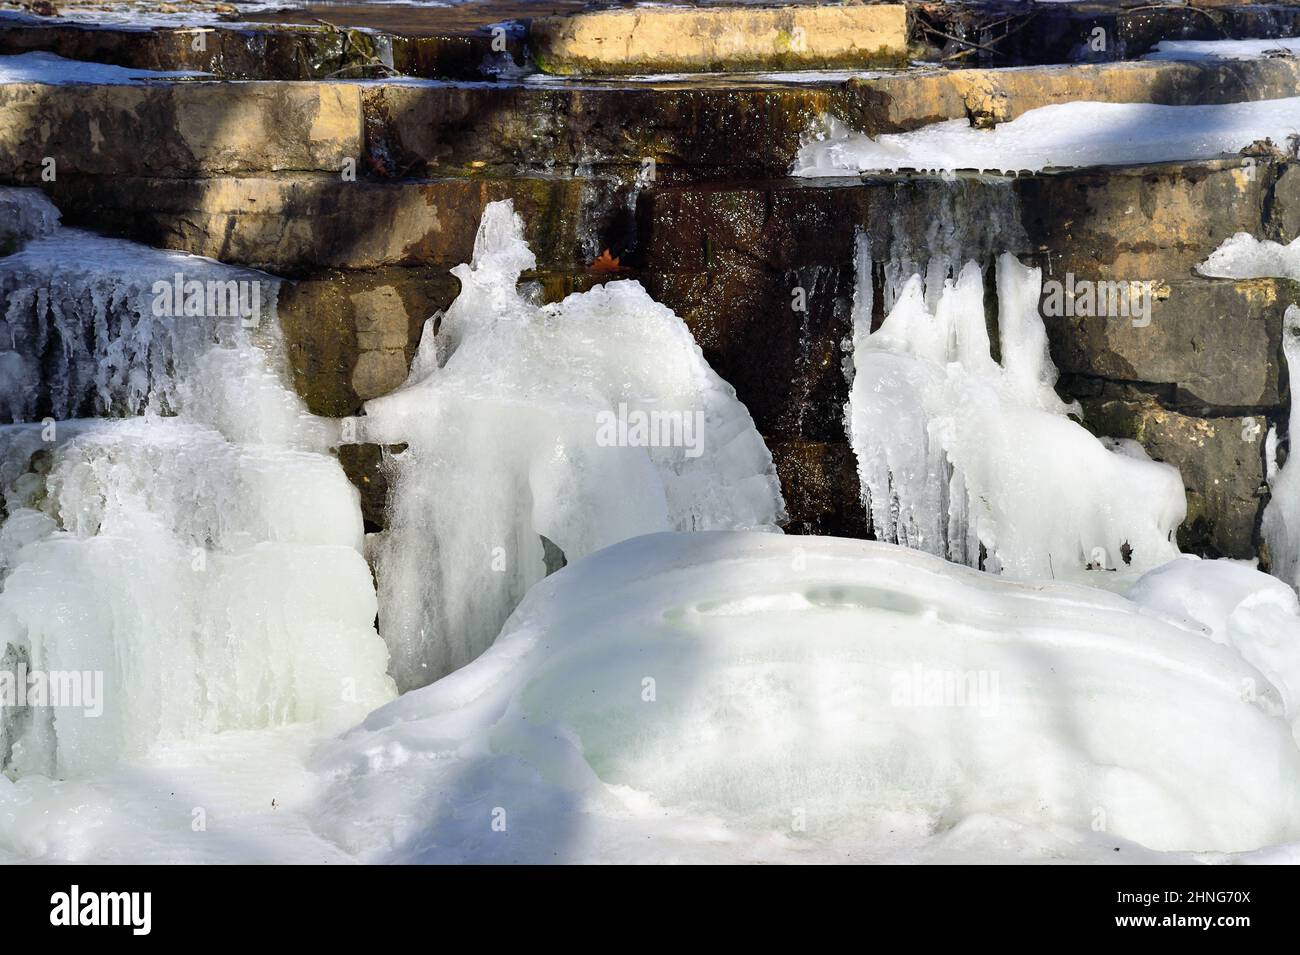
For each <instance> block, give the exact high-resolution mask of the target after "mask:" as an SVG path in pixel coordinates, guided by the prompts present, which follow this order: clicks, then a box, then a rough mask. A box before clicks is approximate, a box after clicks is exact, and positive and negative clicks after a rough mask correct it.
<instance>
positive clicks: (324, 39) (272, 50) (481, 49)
mask: <svg viewBox="0 0 1300 955" xmlns="http://www.w3.org/2000/svg"><path fill="white" fill-rule="evenodd" d="M493 41H494V37H493V36H492V34H491V33H490V32H489V31H488V30H487V29H464V30H448V31H445V32H442V33H438V34H423V33H413V34H401V33H386V32H378V31H374V30H371V29H357V28H354V27H349V26H347V25H346V24H345V25H342V26H334V25H331V24H324V25H322V24H321V23H314V24H268V25H266V26H259V27H251V26H249V25H247V24H244V25H241V26H239V27H227V26H221V25H219V24H218V25H215V26H203V27H154V28H151V29H141V28H138V27H134V28H127V27H114V26H109V25H88V24H54V23H49V22H48V21H38V20H35V19H34V18H33V19H31V20H25V21H18V22H13V21H8V20H5V21H0V55H5V54H17V53H30V52H34V51H40V52H45V53H54V54H56V55H58V56H62V57H65V58H66V59H69V60H85V61H89V62H92V63H108V64H111V65H113V66H123V67H128V68H131V69H138V70H166V71H170V70H193V71H198V72H202V73H210V74H212V75H213V76H215V77H218V78H220V79H227V80H325V79H330V78H351V79H359V78H364V77H383V76H388V75H391V74H392V73H393V72H394V71H395V72H397V73H401V74H404V75H406V76H420V77H441V78H446V79H462V80H482V79H484V78H485V76H488V75H490V74H491V71H492V70H494V69H497V68H500V67H505V66H509V65H511V64H522V63H523V62H524V61H525V59H526V57H527V54H526V53H525V51H524V48H523V44H522V41H521V38H520V37H519V35H518V34H517V33H506V34H503V35H502V36H501V38H500V40H498V41H497V42H496V46H495V47H494V42H493Z"/></svg>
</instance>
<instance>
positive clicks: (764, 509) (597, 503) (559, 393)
mask: <svg viewBox="0 0 1300 955" xmlns="http://www.w3.org/2000/svg"><path fill="white" fill-rule="evenodd" d="M533 264H534V259H533V255H532V252H531V251H529V249H528V246H527V245H526V244H525V242H524V240H523V225H522V222H521V220H520V219H519V217H518V216H517V215H516V214H515V213H514V211H513V208H512V206H511V205H510V203H509V202H497V203H492V204H490V205H488V207H487V208H486V210H485V212H484V214H483V219H482V222H481V223H480V225H479V230H478V235H477V237H476V239H475V243H474V259H473V263H472V264H469V265H460V266H457V268H456V269H454V270H453V274H455V275H456V277H457V278H459V279H460V281H461V292H460V295H459V297H458V298H457V299H456V301H455V302H454V303H452V305H451V307H450V308H449V309H448V311H447V312H446V314H445V315H442V316H440V317H438V316H435V318H433V319H430V320H429V321H428V322H427V323H426V325H425V329H424V335H423V338H422V340H421V342H420V349H419V353H418V355H417V356H416V359H415V362H414V364H413V366H412V369H411V373H410V378H409V380H408V381H407V383H406V384H405V385H404V386H403V387H402V388H400V389H399V390H398V391H396V392H394V393H392V394H391V395H386V396H384V397H382V398H376V399H374V400H372V401H370V402H368V403H367V404H366V408H365V412H366V413H365V417H364V418H362V419H361V422H362V424H363V427H362V429H361V433H362V434H363V436H364V440H368V441H375V442H378V443H381V444H387V445H392V444H396V443H404V444H407V445H408V448H407V449H406V450H405V451H403V452H401V453H400V454H398V455H396V456H394V457H393V459H392V465H393V484H392V492H391V494H392V496H391V499H390V503H389V514H388V521H389V530H388V531H386V532H385V534H384V535H383V538H382V539H381V540H380V541H379V542H378V543H377V545H376V549H375V558H376V568H377V576H378V579H379V600H380V629H381V632H382V633H383V635H384V638H385V640H386V641H387V643H388V646H389V650H390V653H391V654H392V671H391V672H392V673H393V675H394V677H395V678H396V680H397V683H398V686H399V687H401V688H402V689H408V688H411V687H415V686H422V685H424V684H426V683H429V682H431V681H432V680H434V679H436V678H438V677H440V676H442V675H444V674H446V673H449V672H451V671H452V670H454V669H456V668H457V667H459V666H463V665H464V664H466V663H468V662H469V661H470V660H471V659H473V658H474V657H475V656H477V655H478V654H479V653H481V652H482V651H483V650H484V649H486V647H487V646H488V644H490V643H491V641H492V640H493V638H494V637H495V636H496V635H497V633H498V631H499V630H500V628H501V624H502V623H503V622H504V621H505V619H506V617H507V615H508V614H509V613H510V611H511V610H512V609H513V608H514V606H515V605H516V604H517V603H518V602H519V600H520V599H521V598H522V597H523V595H524V592H525V591H526V590H527V589H528V588H529V587H530V586H531V585H533V584H534V583H536V582H537V581H538V580H540V579H541V578H542V577H543V576H545V574H546V572H547V563H548V555H549V558H550V563H551V566H552V568H553V567H554V565H555V564H556V563H558V561H559V560H560V559H561V557H562V558H563V559H567V560H573V559H576V558H578V557H582V556H584V555H586V554H589V553H591V552H593V551H595V550H598V549H600V548H601V547H605V546H607V545H609V544H613V543H615V542H616V541H620V540H623V539H625V538H628V537H633V536H635V535H637V534H647V533H652V532H655V531H668V530H710V529H729V528H765V527H766V528H770V527H772V526H773V525H775V523H776V522H777V521H778V520H779V519H781V518H782V517H783V516H784V504H783V502H782V499H781V494H780V487H779V484H778V481H777V478H776V474H775V470H774V468H773V465H772V459H771V455H770V454H769V452H768V450H767V448H766V446H765V445H764V444H763V441H762V438H761V437H760V436H759V434H758V432H757V430H755V428H754V424H753V421H752V419H751V418H750V416H749V413H748V411H746V409H745V407H744V405H742V404H741V403H740V402H739V401H737V400H736V396H735V392H734V391H733V390H732V388H731V387H730V386H729V385H727V384H726V383H725V382H724V381H722V379H720V378H719V377H718V376H717V375H716V374H715V373H714V372H713V370H712V369H710V368H709V366H708V364H707V363H706V362H705V361H704V358H703V356H702V354H701V352H700V349H699V346H697V345H696V344H695V341H694V339H693V338H692V337H691V334H690V331H689V330H688V329H687V328H686V326H685V324H683V323H682V321H681V320H680V319H679V318H677V316H676V315H674V314H673V313H672V312H671V311H670V310H669V309H667V308H665V307H664V306H662V305H659V304H657V303H656V302H654V300H652V299H651V298H650V297H649V296H648V295H647V294H646V292H645V290H644V289H643V288H642V287H641V285H640V284H639V283H638V282H634V281H620V282H611V283H609V284H607V285H604V286H599V287H597V288H594V289H592V290H591V291H589V292H585V293H581V294H575V295H571V296H569V297H568V298H566V299H565V300H564V301H563V302H560V303H558V304H555V305H549V306H546V307H539V306H537V305H535V304H533V303H532V302H530V301H528V300H527V299H525V298H524V297H522V296H521V295H520V294H519V292H518V291H517V289H516V285H517V282H518V279H519V275H520V273H521V272H523V271H524V270H526V269H529V268H531V267H532V266H533ZM548 542H549V543H548Z"/></svg>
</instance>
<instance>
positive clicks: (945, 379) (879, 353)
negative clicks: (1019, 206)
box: [846, 243, 1186, 578]
mask: <svg viewBox="0 0 1300 955" xmlns="http://www.w3.org/2000/svg"><path fill="white" fill-rule="evenodd" d="M860 245H861V243H860ZM859 254H860V256H861V252H860V253H859ZM870 281H871V273H870V269H869V268H867V267H864V266H863V264H862V263H861V262H859V267H858V288H857V291H856V293H855V302H868V303H869V302H870V301H871V300H872V294H871V289H870V284H869V283H870ZM1041 283H1042V275H1041V272H1040V270H1038V269H1033V268H1026V267H1025V266H1023V265H1021V264H1020V262H1018V261H1017V260H1016V259H1015V257H1014V256H1011V255H1003V256H1002V257H1001V258H1000V259H999V260H998V264H997V286H998V301H999V308H998V321H999V326H1000V328H999V332H1000V335H999V337H1000V344H1001V355H1002V362H1001V364H999V363H997V362H995V361H994V360H993V358H992V357H991V354H990V340H989V333H988V328H987V325H986V321H985V314H984V284H983V275H982V274H981V271H980V268H979V266H977V265H976V264H974V263H970V264H968V265H967V266H966V267H965V268H964V269H962V270H961V272H960V274H959V275H958V277H957V278H956V279H955V280H952V279H949V280H946V281H944V282H943V283H942V285H941V286H940V288H939V289H938V291H937V293H936V292H935V290H934V288H933V285H934V283H933V282H932V283H931V285H932V287H931V292H930V298H931V300H932V301H934V302H935V303H936V304H935V305H934V307H933V308H931V307H929V306H927V304H926V291H925V284H924V282H923V281H922V279H921V277H920V276H919V275H918V276H913V278H912V279H910V280H909V281H908V282H907V283H906V284H905V285H904V287H903V291H902V292H901V294H900V295H899V296H898V300H897V302H896V303H895V305H894V307H893V309H892V310H891V311H890V312H889V314H888V316H887V317H886V318H885V320H884V323H883V324H882V325H881V326H880V328H879V329H878V330H877V331H875V332H872V331H871V319H870V315H869V314H868V312H869V309H860V308H857V307H856V306H855V315H854V340H853V369H854V371H853V374H854V378H853V385H852V390H851V393H850V398H849V404H848V407H847V409H846V423H847V425H848V430H849V436H850V439H851V441H852V444H853V450H854V453H855V454H856V456H857V460H858V473H859V475H860V478H861V484H862V489H863V499H864V503H865V504H866V506H867V511H868V514H869V516H870V518H871V522H872V526H873V528H874V531H875V535H876V537H877V538H878V539H881V540H886V541H890V542H896V543H899V544H904V545H906V546H908V547H913V548H916V549H919V550H924V551H926V552H928V553H931V554H936V555H939V556H941V557H947V558H948V559H950V560H954V561H957V562H959V563H965V564H969V565H971V566H983V567H985V568H986V569H988V570H992V571H995V572H1002V573H1006V574H1010V575H1012V576H1016V577H1024V578H1029V577H1053V576H1056V577H1072V576H1074V575H1075V574H1076V573H1077V572H1080V571H1083V570H1084V569H1085V568H1090V569H1094V570H1098V571H1106V570H1117V569H1119V570H1122V569H1132V570H1138V569H1145V568H1150V567H1154V566H1156V565H1158V564H1161V563H1164V562H1165V561H1167V560H1170V559H1172V558H1173V557H1175V556H1177V554H1178V550H1177V547H1176V546H1175V544H1174V543H1173V533H1174V530H1175V528H1177V527H1178V525H1179V524H1180V523H1181V522H1182V519H1183V516H1184V514H1185V508H1186V502H1185V498H1184V495H1183V485H1182V481H1181V479H1180V477H1179V474H1178V471H1177V470H1176V469H1174V468H1172V467H1170V466H1168V465H1164V464H1157V463H1155V462H1152V461H1151V460H1149V459H1147V458H1146V457H1145V455H1144V454H1143V453H1142V451H1141V449H1140V448H1137V447H1136V446H1134V445H1132V443H1131V442H1130V443H1126V444H1119V443H1116V444H1112V445H1110V446H1108V445H1104V444H1102V443H1101V442H1099V441H1098V440H1097V439H1096V438H1094V437H1093V436H1092V435H1091V434H1090V433H1089V432H1088V431H1087V430H1085V429H1084V428H1083V427H1082V426H1081V425H1079V424H1077V423H1076V422H1075V421H1073V420H1071V419H1070V417H1068V415H1069V414H1070V413H1077V408H1076V407H1073V406H1067V405H1066V404H1064V403H1063V402H1062V401H1061V399H1060V398H1059V397H1057V395H1056V392H1055V390H1054V388H1053V385H1054V384H1055V381H1056V368H1055V366H1054V365H1053V364H1052V361H1051V358H1050V356H1049V355H1048V349H1047V335H1046V332H1045V331H1044V329H1043V323H1042V319H1041V318H1040V317H1039V314H1038V301H1039V294H1040V291H1041Z"/></svg>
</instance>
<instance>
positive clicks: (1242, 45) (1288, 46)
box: [1142, 37, 1300, 60]
mask: <svg viewBox="0 0 1300 955" xmlns="http://www.w3.org/2000/svg"><path fill="white" fill-rule="evenodd" d="M1297 54H1300V39H1292V38H1288V37H1281V38H1276V39H1272V40H1161V41H1160V42H1159V43H1157V44H1156V45H1155V48H1154V49H1153V50H1152V51H1151V52H1150V53H1148V54H1147V55H1146V56H1144V57H1142V59H1144V60H1257V59H1260V58H1262V57H1264V56H1266V55H1272V56H1288V55H1289V56H1296V55H1297Z"/></svg>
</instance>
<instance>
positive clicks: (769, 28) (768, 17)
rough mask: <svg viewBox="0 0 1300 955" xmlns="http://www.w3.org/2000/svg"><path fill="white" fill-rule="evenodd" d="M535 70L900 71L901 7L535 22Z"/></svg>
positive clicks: (603, 13) (670, 11) (668, 9)
mask: <svg viewBox="0 0 1300 955" xmlns="http://www.w3.org/2000/svg"><path fill="white" fill-rule="evenodd" d="M528 34H529V37H528V39H529V46H530V48H531V49H532V51H533V55H534V57H535V59H536V61H537V65H538V66H540V67H541V68H542V69H543V70H545V71H546V72H548V73H557V74H562V75H575V74H576V75H620V74H647V73H675V72H695V73H705V72H718V71H729V72H741V71H745V70H791V69H834V68H836V67H846V68H856V69H863V68H872V67H884V66H904V65H906V62H907V54H908V29H907V8H906V7H905V6H904V5H903V4H901V3H871V4H861V3H859V4H842V5H841V4H803V5H790V6H773V7H760V6H734V7H727V6H717V7H673V6H661V7H638V8H633V9H621V10H620V9H612V10H587V11H582V12H578V13H571V14H566V15H563V16H556V17H542V18H540V19H537V20H534V21H533V22H532V23H531V24H530V26H529V29H528Z"/></svg>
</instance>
